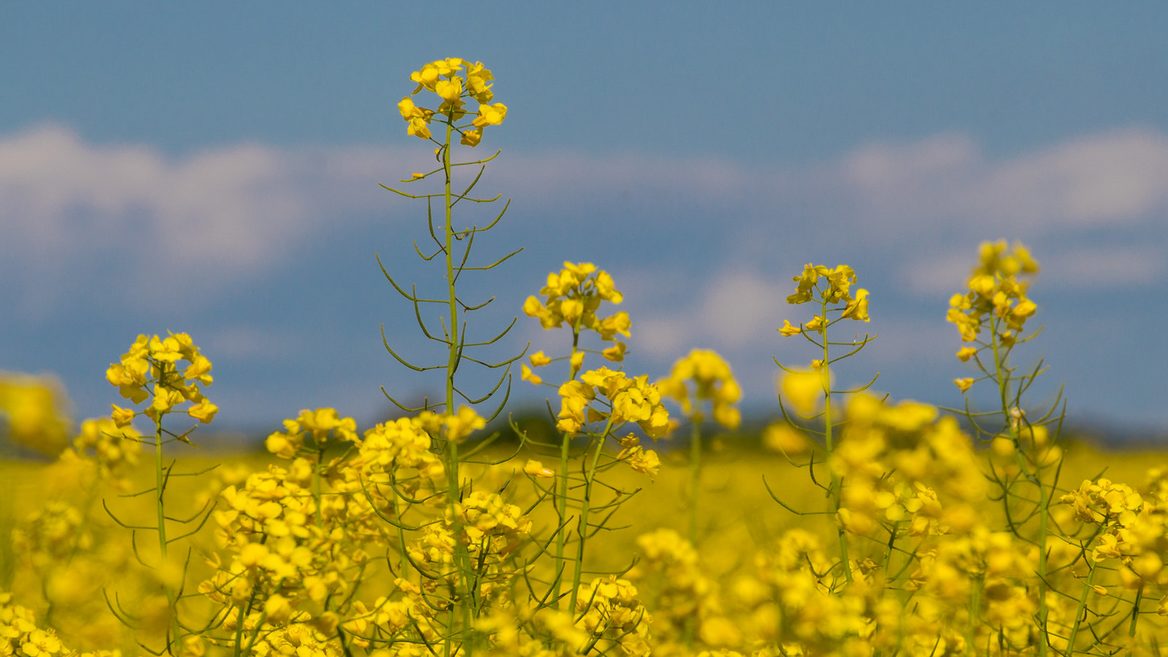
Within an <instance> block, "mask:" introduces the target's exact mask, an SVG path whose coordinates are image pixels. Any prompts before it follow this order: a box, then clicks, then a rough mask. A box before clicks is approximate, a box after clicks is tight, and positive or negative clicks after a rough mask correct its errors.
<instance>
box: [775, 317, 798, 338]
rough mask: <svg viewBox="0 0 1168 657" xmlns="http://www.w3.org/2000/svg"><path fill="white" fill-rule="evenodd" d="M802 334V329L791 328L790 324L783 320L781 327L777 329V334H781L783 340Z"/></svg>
mask: <svg viewBox="0 0 1168 657" xmlns="http://www.w3.org/2000/svg"><path fill="white" fill-rule="evenodd" d="M802 332H803V329H802V328H801V327H799V326H792V325H791V322H789V321H788V320H785V319H784V320H783V326H782V327H781V328H779V333H780V334H782V336H783V337H785V338H789V337H791V336H792V335H799V334H800V333H802Z"/></svg>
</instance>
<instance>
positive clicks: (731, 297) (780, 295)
mask: <svg viewBox="0 0 1168 657" xmlns="http://www.w3.org/2000/svg"><path fill="white" fill-rule="evenodd" d="M786 296H787V292H785V291H784V290H783V289H780V286H779V284H778V283H777V282H776V281H772V280H768V279H767V278H765V277H763V276H760V275H758V274H755V273H752V272H744V271H724V272H719V273H717V274H716V275H715V276H714V277H713V278H712V279H710V281H709V283H708V284H707V285H706V286H705V287H703V288H702V289H701V290H700V293H699V296H698V297H697V299H696V301H695V303H694V304H693V305H692V306H691V307H680V308H676V309H674V310H673V311H671V312H667V313H657V314H646V313H638V314H634V319H635V321H634V324H633V327H634V330H635V331H636V333H635V334H634V337H635V340H634V346H635V347H636V348H638V349H640V350H644V351H646V352H648V353H649V354H651V355H653V356H657V357H676V356H678V355H680V354H681V353H682V352H684V351H688V350H689V349H690V348H695V347H703V348H714V349H722V350H738V349H741V348H745V347H750V346H756V345H759V344H761V343H763V342H764V341H767V340H770V341H772V342H773V341H774V340H773V339H774V336H776V335H778V334H777V333H775V329H776V328H777V327H778V325H779V324H781V321H780V320H778V319H777V318H778V317H779V316H780V313H781V311H782V309H783V307H784V306H785V301H786ZM642 316H643V318H640V317H642Z"/></svg>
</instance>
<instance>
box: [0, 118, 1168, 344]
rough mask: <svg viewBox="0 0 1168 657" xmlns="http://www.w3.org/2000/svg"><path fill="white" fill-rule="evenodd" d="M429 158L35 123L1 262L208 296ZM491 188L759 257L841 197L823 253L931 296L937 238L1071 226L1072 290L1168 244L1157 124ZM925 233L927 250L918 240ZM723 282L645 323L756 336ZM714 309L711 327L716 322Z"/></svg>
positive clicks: (646, 159)
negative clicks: (186, 141)
mask: <svg viewBox="0 0 1168 657" xmlns="http://www.w3.org/2000/svg"><path fill="white" fill-rule="evenodd" d="M426 155H427V153H426V152H425V149H423V148H421V147H420V146H419V144H411V145H410V147H408V148H384V147H366V146H346V147H335V148H327V149H317V150H304V149H286V148H277V147H269V146H263V145H257V144H239V145H230V146H224V147H217V148H212V149H208V150H205V151H202V152H197V153H193V154H188V155H183V156H169V155H167V154H164V153H162V152H161V151H159V150H158V149H156V148H153V147H151V146H148V145H142V144H137V145H134V144H131V145H101V144H93V143H89V142H86V141H84V140H83V139H82V138H81V137H79V136H78V135H77V134H76V133H74V132H73V131H71V130H69V129H68V128H65V127H62V126H57V125H45V126H40V127H35V128H31V129H29V130H26V131H23V132H20V133H17V134H13V135H9V136H7V137H0V198H3V199H4V202H3V205H0V232H2V234H3V237H4V239H3V240H0V258H2V259H3V261H5V262H7V263H9V265H7V266H11V265H12V264H15V268H14V271H15V272H16V275H18V276H24V277H25V281H24V282H25V284H26V287H31V286H34V285H39V286H58V287H61V286H62V282H63V281H62V276H65V274H62V273H61V271H62V270H63V269H64V268H68V267H71V266H75V265H77V264H81V265H84V264H85V263H88V269H86V268H85V267H81V270H84V271H88V270H93V271H108V270H113V271H114V272H115V274H116V275H120V276H122V277H123V278H124V277H127V276H128V277H132V279H133V280H134V281H135V282H136V283H135V285H136V287H137V288H139V289H140V290H141V291H144V292H147V293H151V292H152V293H153V294H155V295H164V294H169V293H171V290H170V289H169V286H170V285H171V283H170V282H169V281H159V282H156V283H152V282H151V281H153V280H154V279H156V278H159V277H158V276H157V272H159V271H161V270H163V269H164V268H165V269H167V270H168V271H173V270H175V269H177V270H179V271H187V272H197V275H188V276H186V277H185V279H184V281H183V284H184V286H186V288H187V289H188V292H189V290H190V289H191V288H194V289H196V290H197V289H200V288H201V289H203V290H210V291H214V290H215V289H217V288H218V287H220V286H222V285H224V284H227V283H230V282H236V281H239V280H241V279H246V278H247V277H250V276H255V275H258V274H260V273H263V272H265V271H267V270H268V269H270V268H271V267H272V266H274V265H277V264H280V263H282V262H284V261H286V260H287V258H289V257H291V254H293V253H295V252H296V250H297V249H298V248H303V247H305V246H306V245H309V244H311V242H312V240H313V239H314V238H316V237H317V236H319V235H321V234H324V233H326V232H327V231H330V230H334V229H335V228H336V227H337V226H338V224H343V222H346V221H353V220H354V217H357V216H367V215H369V214H370V213H371V212H373V211H375V212H376V213H377V214H378V215H379V216H382V217H384V216H386V215H389V216H405V215H407V214H408V215H410V216H413V215H412V213H414V212H416V210H417V209H416V207H414V206H411V205H410V204H408V203H395V202H393V201H394V199H391V198H389V197H388V196H387V193H386V192H384V191H381V190H379V189H378V188H377V187H376V182H378V181H379V180H384V179H388V180H391V181H392V180H393V179H395V178H397V177H399V176H401V175H405V174H406V173H407V172H408V171H410V170H412V169H413V168H417V167H418V163H419V162H424V161H425V157H426ZM484 186H485V187H490V189H491V190H495V189H499V190H504V191H505V192H506V193H507V194H508V195H509V196H512V197H514V198H516V199H517V200H518V201H519V202H520V203H521V204H522V205H523V207H524V212H525V213H526V216H528V217H539V216H541V215H543V214H544V213H545V212H563V211H564V209H565V208H570V209H571V211H572V213H573V214H570V215H569V216H570V217H573V218H575V219H577V220H579V221H588V222H589V225H588V226H583V225H562V226H561V227H560V228H561V229H562V230H564V231H567V232H568V233H571V232H572V231H583V230H590V229H593V227H595V226H597V225H603V224H604V223H605V222H609V223H610V224H611V223H615V222H624V221H627V220H626V219H625V218H624V217H622V216H619V213H615V214H614V213H607V215H611V216H598V215H601V214H602V213H596V214H594V215H589V213H588V208H599V207H612V206H613V205H614V204H624V205H627V206H628V207H629V208H630V212H635V213H636V215H637V218H638V223H642V224H643V223H645V222H653V221H655V222H658V223H664V222H674V221H675V214H676V212H677V211H678V208H682V209H683V211H688V212H690V213H696V214H701V213H708V212H717V213H720V214H718V215H716V216H715V215H711V217H710V220H713V221H719V222H722V223H723V224H724V225H725V228H724V230H725V231H726V233H727V234H735V233H737V234H740V235H753V236H757V237H758V239H756V240H754V241H755V242H757V243H758V244H757V245H758V248H759V250H760V251H761V252H765V251H766V249H768V248H771V247H772V246H773V244H774V242H775V241H777V240H779V239H780V238H779V237H777V236H776V233H777V232H778V231H777V230H776V228H777V225H776V224H775V223H774V221H775V220H774V217H776V216H779V215H781V214H782V213H789V212H790V211H791V208H797V209H800V210H804V209H810V210H815V209H817V208H818V209H820V210H823V211H825V210H824V209H828V210H830V212H829V213H828V214H829V215H830V217H831V219H830V221H828V222H826V223H823V224H822V225H819V224H816V223H815V222H804V224H803V225H802V229H805V230H806V231H807V234H808V235H810V236H811V237H812V238H813V239H814V240H817V241H818V242H819V243H821V246H820V248H822V245H824V244H831V243H833V242H834V241H837V240H838V239H839V236H841V235H847V236H849V239H852V240H860V241H863V242H867V243H868V244H869V245H870V248H872V249H879V250H880V251H881V253H882V257H888V258H893V257H895V258H899V259H901V260H902V261H903V262H905V263H906V264H905V265H904V267H903V275H904V276H905V277H906V278H907V279H908V280H909V283H910V287H911V288H912V289H915V290H917V291H919V292H933V291H935V290H937V289H940V287H942V286H944V287H946V289H948V288H950V287H952V284H953V280H950V279H954V280H957V281H958V282H959V280H960V276H962V275H963V274H964V271H963V270H964V266H962V267H960V268H959V267H958V265H957V264H955V263H964V262H966V261H967V256H966V252H965V251H962V252H961V254H960V257H957V254H950V253H941V252H938V250H939V248H940V247H938V246H937V245H942V244H954V243H961V244H963V245H967V244H969V243H971V242H974V241H976V240H978V239H983V238H985V237H987V236H996V235H1005V236H1009V237H1018V238H1023V239H1038V238H1043V237H1058V238H1060V239H1061V240H1062V241H1063V242H1064V243H1066V244H1069V246H1065V247H1060V248H1062V250H1061V251H1058V252H1054V253H1049V254H1048V255H1047V260H1048V261H1049V262H1050V266H1051V267H1052V268H1054V269H1052V271H1058V270H1059V268H1060V267H1061V269H1062V274H1061V275H1063V276H1064V280H1065V281H1066V282H1067V283H1068V284H1083V285H1108V284H1120V283H1125V282H1130V281H1131V280H1135V281H1140V282H1148V281H1150V280H1152V279H1154V278H1156V277H1158V276H1161V275H1162V274H1163V272H1164V254H1165V252H1166V251H1168V235H1165V234H1164V233H1165V231H1164V230H1163V228H1164V226H1163V225H1159V226H1157V225H1151V227H1150V228H1149V221H1150V220H1151V219H1152V218H1153V217H1157V216H1164V215H1168V136H1166V135H1164V134H1162V133H1160V132H1158V131H1156V130H1152V129H1145V128H1129V129H1122V130H1114V131H1109V132H1103V133H1099V134H1093V135H1086V136H1083V137H1080V138H1076V139H1071V140H1067V141H1065V142H1062V143H1058V144H1054V145H1051V146H1049V147H1046V148H1042V149H1038V150H1035V151H1032V152H1026V153H1022V154H1019V155H1015V156H1011V157H1003V158H994V157H990V156H987V155H986V154H985V153H983V152H982V151H981V150H980V149H979V147H978V145H977V143H976V142H975V141H974V140H972V139H971V138H970V137H968V136H964V135H960V134H945V135H937V136H933V137H929V138H926V139H921V140H917V141H911V142H906V143H900V144H888V143H884V144H880V143H875V144H869V145H864V146H861V147H858V148H856V149H855V150H853V151H852V152H850V153H846V154H844V155H842V156H841V157H839V158H837V159H836V160H834V161H832V162H827V163H822V164H819V165H815V166H810V167H806V168H804V169H802V170H795V169H784V168H781V167H777V166H762V167H759V166H747V165H744V164H740V163H735V162H732V161H727V160H719V159H710V158H689V159H668V158H663V157H655V156H650V155H637V154H618V155H610V156H605V155H582V154H574V153H548V154H522V153H508V154H507V155H506V157H505V158H503V159H502V160H500V161H499V163H498V164H497V165H496V166H494V167H493V168H492V171H491V173H490V178H489V182H488V183H487V185H484ZM582 209H583V211H581V210H582ZM585 217H587V218H585ZM727 217H732V219H731V218H727ZM561 221H562V220H561ZM1141 226H1142V227H1143V229H1141V230H1144V233H1146V234H1145V235H1143V237H1142V241H1141V243H1140V245H1139V247H1138V248H1136V247H1113V248H1112V249H1111V250H1110V251H1109V250H1107V249H1099V250H1096V249H1093V248H1090V247H1089V246H1086V245H1082V244H1070V242H1073V241H1074V240H1073V238H1074V236H1075V235H1076V234H1080V233H1082V232H1083V231H1090V230H1098V229H1100V228H1119V229H1133V230H1134V229H1135V228H1138V227H1141ZM987 233H989V235H987ZM677 239H685V238H684V237H678V238H677ZM1068 240H1069V241H1068ZM1128 241H1129V242H1130V241H1131V240H1128ZM1080 242H1081V240H1080ZM921 244H926V245H931V246H928V248H927V249H925V250H923V251H922V250H921V249H920V248H914V247H918V246H919V245H921ZM710 247H711V249H713V248H715V247H718V248H722V249H723V250H725V249H726V248H729V247H727V246H726V245H720V244H711V245H710ZM969 248H971V247H969ZM930 251H931V253H930ZM731 257H732V255H731V254H729V253H720V252H712V253H711V254H710V257H709V261H710V262H711V263H715V264H712V265H708V266H707V267H710V266H716V263H719V262H725V261H727V260H728V259H729V258H731ZM1060 259H1061V260H1060ZM1060 262H1061V263H1065V265H1064V264H1059V263H1060ZM62 263H69V264H68V265H63V264H62ZM751 264H753V265H754V266H757V264H758V263H757V262H754V263H751ZM751 264H747V265H740V266H739V269H749V267H750V266H751ZM959 269H960V270H961V271H959ZM1117 271H1126V273H1127V277H1125V276H1123V275H1118V274H1115V273H1114V272H1117ZM703 274H704V275H707V276H708V275H710V273H709V272H708V271H707V272H703ZM171 276H173V274H172V275H171ZM721 276H722V278H719V279H717V280H716V281H715V282H714V283H712V284H711V286H710V287H709V288H707V293H706V294H707V296H706V297H705V298H703V300H702V301H701V302H700V303H698V304H697V308H698V309H700V310H701V312H702V313H703V315H702V319H700V320H699V321H698V324H699V326H697V327H696V328H695V327H690V326H683V327H677V326H675V325H671V326H666V325H665V324H660V323H659V324H657V325H654V324H653V323H652V321H657V320H652V321H650V322H649V323H648V326H649V327H650V328H652V329H653V330H654V331H655V332H656V333H657V334H658V335H659V336H661V340H662V344H664V343H665V342H667V341H668V340H669V339H673V340H675V341H676V340H680V338H677V337H676V335H677V334H678V332H679V331H680V332H682V333H684V335H686V336H690V338H691V339H714V338H717V339H718V340H722V341H730V342H732V341H734V340H737V339H746V338H748V337H749V336H750V335H753V331H755V330H756V325H757V324H758V323H759V317H761V315H762V313H763V312H764V311H765V310H767V309H766V307H765V306H763V305H758V303H751V304H748V305H745V306H743V305H740V304H739V303H738V300H739V299H743V298H755V299H758V298H759V297H760V296H762V295H763V292H764V288H763V286H764V284H763V283H761V282H760V280H758V279H756V278H752V277H751V276H750V275H748V274H734V273H723V274H721ZM718 290H720V291H718ZM711 318H717V319H716V320H715V319H711ZM691 321H692V320H691ZM714 321H717V322H718V323H719V327H718V328H717V330H714V329H713V328H711V327H710V326H708V324H709V323H711V322H714ZM671 333H672V334H674V335H675V337H674V338H667V336H668V335H670V334H671Z"/></svg>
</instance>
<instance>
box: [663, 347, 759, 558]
mask: <svg viewBox="0 0 1168 657" xmlns="http://www.w3.org/2000/svg"><path fill="white" fill-rule="evenodd" d="M657 386H658V388H660V389H661V392H662V394H664V395H665V396H666V397H669V398H670V399H673V400H674V401H675V402H677V404H678V406H680V407H681V414H682V416H684V417H685V418H686V419H687V420H688V421H689V424H690V446H689V447H690V454H689V456H690V458H689V490H688V492H687V495H686V503H687V505H688V506H689V542H690V544H691V545H693V546H694V547H695V548H696V547H697V546H698V539H699V538H700V537H699V531H698V527H699V522H698V500H699V498H700V497H701V478H702V424H703V423H704V422H705V421H706V419H707V418H710V419H713V420H714V422H715V423H717V424H718V425H719V426H721V427H723V428H725V429H730V430H734V429H737V428H738V425H739V424H740V423H741V421H742V413H741V412H740V411H739V410H738V402H739V400H740V399H742V388H741V387H740V386H739V385H738V380H737V379H735V378H734V373H733V372H732V371H731V370H730V364H729V363H727V362H726V360H725V359H724V358H722V357H721V356H720V355H718V353H717V352H715V351H711V350H709V349H694V350H693V351H691V352H689V353H688V354H686V355H685V356H683V357H681V358H679V359H678V360H677V362H675V363H674V364H673V368H672V369H671V370H670V372H669V376H667V377H666V378H664V379H662V380H661V381H658V382H657Z"/></svg>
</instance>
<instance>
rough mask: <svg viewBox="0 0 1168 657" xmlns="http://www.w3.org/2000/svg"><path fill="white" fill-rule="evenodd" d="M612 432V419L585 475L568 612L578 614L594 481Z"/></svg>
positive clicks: (606, 426)
mask: <svg viewBox="0 0 1168 657" xmlns="http://www.w3.org/2000/svg"><path fill="white" fill-rule="evenodd" d="M611 430H612V417H611V416H609V418H608V423H607V424H605V425H604V431H603V432H602V433H601V434H600V437H599V438H598V439H597V440H596V450H595V451H594V452H593V453H592V460H591V461H590V462H589V464H588V469H587V470H586V471H585V473H584V497H583V499H581V500H580V522H579V523H577V525H576V537H577V541H578V542H577V543H576V563H575V565H574V568H573V569H572V594H571V602H570V605H569V607H568V612H569V613H572V614H575V613H576V601H577V598H578V596H579V593H580V579H581V577H582V575H583V572H584V545H585V543H587V542H588V541H587V538H588V510H589V507H590V506H591V503H592V481H593V479H595V478H596V467H597V465H599V463H600V454H601V452H603V451H604V441H605V440H607V438H608V432H609V431H611Z"/></svg>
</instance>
